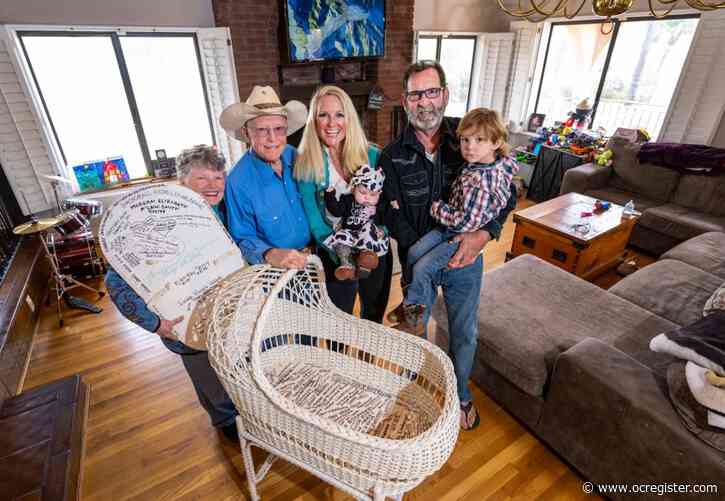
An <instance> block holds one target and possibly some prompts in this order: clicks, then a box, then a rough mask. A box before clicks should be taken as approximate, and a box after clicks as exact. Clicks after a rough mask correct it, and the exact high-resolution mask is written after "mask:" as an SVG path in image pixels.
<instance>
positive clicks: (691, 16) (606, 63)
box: [532, 12, 702, 135]
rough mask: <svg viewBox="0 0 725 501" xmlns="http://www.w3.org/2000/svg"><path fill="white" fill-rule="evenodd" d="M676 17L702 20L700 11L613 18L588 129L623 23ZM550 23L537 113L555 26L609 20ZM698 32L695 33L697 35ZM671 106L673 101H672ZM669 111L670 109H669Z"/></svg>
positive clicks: (540, 75)
mask: <svg viewBox="0 0 725 501" xmlns="http://www.w3.org/2000/svg"><path fill="white" fill-rule="evenodd" d="M674 19H697V20H698V21H702V19H701V16H700V14H699V13H694V12H693V13H683V14H671V15H668V16H667V17H666V18H657V17H654V16H652V15H641V16H633V17H628V18H624V19H617V18H613V19H611V23H612V40H611V41H610V43H609V47H608V48H607V55H606V58H605V60H604V66H603V67H602V72H601V74H600V75H599V84H598V85H597V93H596V95H595V97H594V103H593V104H592V114H591V119H590V120H589V124H588V125H587V128H588V129H591V128H592V127H593V126H594V121H595V120H596V117H597V108H598V107H599V101H600V98H601V95H602V92H603V91H604V84H605V83H606V80H607V73H608V71H609V65H610V62H611V59H612V54H613V53H614V48H615V47H616V45H617V36H618V34H619V29H620V27H621V25H622V23H636V22H642V21H670V20H674ZM547 24H548V33H547V34H546V37H547V39H546V48H545V49H544V57H543V61H542V66H541V70H540V73H539V78H538V85H537V90H536V99H535V100H534V107H533V110H532V113H537V112H538V108H539V99H540V97H541V89H542V87H543V84H544V77H545V75H546V64H547V62H548V59H549V49H550V48H551V38H552V36H553V33H554V28H555V27H556V26H561V25H579V24H599V25H604V24H608V21H606V20H600V19H599V18H590V19H583V20H581V21H555V22H551V23H547ZM696 35H697V33H695V36H696ZM694 41H695V39H694V38H693V40H692V42H691V43H694ZM685 64H687V60H685ZM684 69H685V67H684V66H683V67H682V69H681V70H680V78H681V75H682V71H683V70H684ZM676 94H677V87H676V88H675V89H674V94H673V98H674V97H675V95H676ZM670 106H671V103H670ZM668 111H669V109H668ZM659 134H660V135H661V134H662V130H660V132H659Z"/></svg>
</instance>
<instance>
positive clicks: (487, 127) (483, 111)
mask: <svg viewBox="0 0 725 501" xmlns="http://www.w3.org/2000/svg"><path fill="white" fill-rule="evenodd" d="M456 134H458V137H461V136H463V135H466V136H471V135H473V134H480V135H481V136H483V137H484V138H485V139H486V141H491V142H492V143H497V142H499V141H501V146H500V147H499V148H498V149H497V150H496V153H497V154H499V155H501V156H507V155H508V154H509V152H510V151H511V147H510V146H509V145H508V144H507V143H506V140H507V139H508V131H507V130H506V126H505V125H504V124H503V120H501V115H499V114H498V112H497V111H496V110H491V109H488V108H475V109H473V110H471V111H469V112H468V113H466V115H465V116H464V117H463V118H462V119H461V123H459V124H458V128H457V129H456Z"/></svg>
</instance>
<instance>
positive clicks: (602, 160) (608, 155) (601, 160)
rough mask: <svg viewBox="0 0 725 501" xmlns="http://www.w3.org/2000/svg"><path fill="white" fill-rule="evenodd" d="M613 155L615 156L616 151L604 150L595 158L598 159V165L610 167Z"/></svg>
mask: <svg viewBox="0 0 725 501" xmlns="http://www.w3.org/2000/svg"><path fill="white" fill-rule="evenodd" d="M612 157H614V152H613V151H612V150H604V151H602V152H601V153H599V154H597V155H595V156H594V160H595V161H596V163H597V165H599V166H601V167H609V166H610V165H612Z"/></svg>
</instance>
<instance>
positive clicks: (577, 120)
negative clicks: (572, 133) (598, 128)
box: [564, 99, 592, 129]
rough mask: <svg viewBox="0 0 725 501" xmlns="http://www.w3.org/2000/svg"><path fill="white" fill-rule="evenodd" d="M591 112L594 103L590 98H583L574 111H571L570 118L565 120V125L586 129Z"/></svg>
mask: <svg viewBox="0 0 725 501" xmlns="http://www.w3.org/2000/svg"><path fill="white" fill-rule="evenodd" d="M591 114H592V105H591V104H590V103H589V99H582V100H581V101H579V104H577V105H576V108H575V109H574V111H570V112H569V118H568V119H567V120H566V121H565V122H564V127H573V128H577V129H586V127H587V125H589V117H590V115H591Z"/></svg>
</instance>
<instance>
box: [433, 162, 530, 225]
mask: <svg viewBox="0 0 725 501" xmlns="http://www.w3.org/2000/svg"><path fill="white" fill-rule="evenodd" d="M518 170H519V166H518V164H517V163H516V161H515V160H514V159H513V158H511V157H498V158H497V159H496V161H495V162H494V163H492V164H470V163H469V164H467V165H466V166H465V167H464V168H463V170H462V171H461V173H460V174H459V175H458V177H457V178H456V180H455V181H454V182H453V188H452V190H451V197H450V200H449V202H448V203H445V202H443V201H436V202H433V204H432V205H431V208H430V213H431V216H433V217H434V218H435V219H436V220H437V221H438V222H440V223H441V224H442V225H443V226H446V227H448V228H450V229H451V230H453V231H455V232H457V233H465V232H469V231H476V230H478V229H480V228H481V227H482V226H484V225H486V224H487V223H488V222H490V221H491V220H493V219H494V218H496V217H497V216H498V215H499V213H500V212H501V209H503V208H504V207H506V204H507V202H508V199H509V197H510V196H511V188H510V186H511V178H512V177H513V176H514V175H515V174H516V173H517V172H518Z"/></svg>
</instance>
